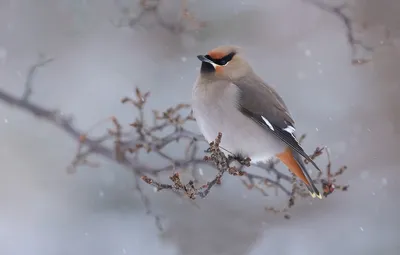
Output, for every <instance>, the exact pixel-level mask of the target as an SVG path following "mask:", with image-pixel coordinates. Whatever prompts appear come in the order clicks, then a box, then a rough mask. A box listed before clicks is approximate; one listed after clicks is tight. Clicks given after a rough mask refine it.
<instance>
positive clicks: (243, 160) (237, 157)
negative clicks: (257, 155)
mask: <svg viewBox="0 0 400 255" xmlns="http://www.w3.org/2000/svg"><path fill="white" fill-rule="evenodd" d="M228 158H229V159H230V160H236V161H237V162H239V163H240V164H241V165H244V166H250V161H251V159H250V158H249V157H244V156H243V155H241V154H233V155H229V157H228Z"/></svg>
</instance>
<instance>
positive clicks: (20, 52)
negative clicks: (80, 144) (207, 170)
mask: <svg viewBox="0 0 400 255" xmlns="http://www.w3.org/2000/svg"><path fill="white" fill-rule="evenodd" d="M316 1H318V0H316ZM317 3H319V4H321V3H322V4H331V5H332V6H341V4H342V3H343V1H322V0H321V2H317ZM347 3H348V4H349V8H346V9H343V10H342V9H340V10H339V9H332V8H331V9H329V8H328V9H326V8H325V9H324V8H321V6H320V5H318V4H317V5H316V4H312V3H310V2H307V1H301V0H280V1H273V0H219V1H212V0H201V1H200V0H191V1H187V8H188V10H189V12H190V14H191V15H193V16H194V17H195V19H194V20H190V19H187V18H184V17H183V15H182V10H183V8H185V7H184V5H183V2H182V1H181V0H160V1H157V0H153V1H150V0H149V1H148V2H147V3H146V4H148V5H149V6H150V7H147V8H153V10H154V11H147V12H146V13H144V14H143V15H141V16H138V15H139V14H140V13H141V11H142V9H143V6H142V5H140V3H139V1H135V0H124V1H122V0H115V1H111V0H56V1H55V0H0V92H1V93H0V95H1V96H0V161H1V167H0V254H4V255H30V254H32V255H36V254H38V255H39V254H40V255H54V254H57V255H69V254H74V255H83V254H96V255H111V254H165V255H168V254H171V255H172V254H182V255H200V254H201V255H204V254H211V255H213V254H215V255H217V254H218V255H219V254H221V255H222V254H229V255H241V254H249V255H261V254H307V255H314V254H322V253H323V254H374V255H375V254H378V253H380V254H385V255H391V254H393V255H394V254H398V251H399V250H400V242H399V241H400V220H399V217H398V216H399V209H400V200H399V199H398V196H397V192H400V188H399V187H398V186H397V185H398V183H399V181H400V173H399V163H400V152H399V149H400V145H399V144H400V100H399V96H400V72H399V66H400V15H398V13H400V2H399V1H397V0H379V1H378V0H355V1H351V2H350V1H349V2H347ZM324 6H325V5H324ZM337 10H339V11H338V12H336V13H335V11H337ZM341 14H343V15H345V17H350V20H351V24H352V26H351V28H352V30H351V31H349V27H346V23H345V22H343V21H345V20H343V16H341ZM138 17H139V18H140V19H139V18H138ZM349 32H350V33H351V34H352V35H353V34H354V36H355V37H356V38H357V40H360V41H361V42H362V44H363V45H364V46H365V47H358V46H357V47H356V49H354V52H353V50H352V46H351V44H349V36H348V33H349ZM221 44H236V45H239V46H241V47H243V49H244V51H245V54H246V55H247V57H248V58H249V60H250V62H251V63H252V64H253V66H254V69H255V70H256V71H257V72H258V73H259V74H260V75H261V76H262V77H263V78H264V79H265V80H266V81H267V82H269V83H270V84H272V85H273V86H275V87H276V89H277V90H278V91H279V93H281V95H282V96H283V98H284V99H285V101H286V102H287V105H288V107H289V109H291V112H292V114H293V116H294V118H295V119H296V122H297V129H298V132H299V133H307V134H308V137H307V139H306V141H305V144H304V146H305V149H306V150H307V151H310V152H311V151H312V150H313V149H314V148H315V147H316V146H319V145H327V146H329V148H330V149H331V154H332V161H333V168H334V169H336V168H338V167H340V166H341V165H343V164H345V165H347V166H348V169H349V170H348V171H347V172H346V173H345V174H344V175H342V176H341V177H340V178H339V181H340V182H341V183H343V184H350V189H349V191H348V192H335V193H334V194H332V195H331V196H329V198H328V199H324V200H322V201H311V200H310V199H307V200H302V201H301V202H300V203H298V204H297V205H296V206H295V207H294V208H292V209H291V214H292V218H291V220H286V219H284V218H283V215H274V214H271V213H269V212H266V211H265V210H264V207H265V206H266V205H268V204H270V203H275V202H276V201H275V200H276V199H278V198H275V197H274V196H271V197H263V196H260V194H258V193H257V192H252V191H248V190H246V189H245V188H244V187H243V186H242V185H240V181H239V180H237V178H236V179H235V178H234V177H231V176H227V177H226V182H225V183H224V185H223V186H221V187H218V188H216V189H215V190H213V191H212V192H211V194H210V195H209V196H208V197H207V198H206V199H203V200H198V201H196V202H197V204H198V205H199V208H197V207H194V206H193V205H192V204H190V203H189V202H188V201H186V200H182V199H179V198H177V196H175V195H172V194H169V193H168V192H161V193H157V194H155V193H154V192H153V189H152V188H151V187H149V186H146V185H143V186H142V187H143V189H144V192H145V193H146V194H148V195H149V197H150V199H151V201H152V207H153V210H154V211H155V212H156V213H158V214H161V215H163V222H164V228H165V229H164V232H160V231H159V230H158V229H157V227H156V226H155V224H154V218H153V217H152V216H151V215H146V212H145V208H144V207H143V204H142V203H141V201H140V197H139V196H138V195H137V194H136V193H135V190H134V183H135V180H134V178H133V176H132V173H129V172H128V171H126V170H125V169H123V168H121V167H120V166H118V165H117V164H115V163H113V162H108V161H105V160H103V161H102V160H101V159H99V160H100V162H101V167H100V168H95V169H91V168H86V167H82V168H79V169H78V172H77V173H76V174H74V175H69V174H67V173H66V171H65V169H66V167H67V166H68V165H69V163H70V162H71V160H72V159H73V157H74V153H75V150H76V146H77V141H75V140H73V139H71V138H70V137H69V136H67V135H66V133H65V132H64V131H63V130H61V129H59V128H57V127H55V126H54V125H52V124H51V123H47V122H46V121H43V120H40V119H37V118H35V116H33V115H31V114H29V113H26V112H24V111H21V110H20V109H19V108H17V107H11V106H10V105H9V104H7V103H5V102H4V96H3V95H4V93H7V94H8V95H13V96H15V97H17V98H18V97H20V95H21V94H22V93H23V90H24V83H25V80H26V78H27V75H28V71H29V68H30V67H31V66H32V65H33V64H35V63H37V61H38V56H39V54H44V55H46V56H47V57H50V58H53V59H54V60H53V61H52V62H50V63H48V64H47V65H46V66H45V67H43V68H41V69H40V71H38V72H37V73H36V74H35V77H34V78H35V79H34V82H33V88H34V89H33V94H32V96H31V102H33V103H35V104H37V105H40V106H42V107H46V108H48V109H59V110H60V111H62V113H64V114H71V115H73V116H74V119H75V124H76V126H77V127H79V129H80V130H87V129H88V128H89V127H91V126H92V125H93V124H94V123H96V122H97V121H99V120H101V119H104V118H106V117H108V116H111V115H114V116H116V117H118V118H119V119H120V120H121V122H123V123H130V122H132V121H133V119H134V117H135V114H136V113H135V112H134V111H133V110H132V108H131V107H128V106H125V105H122V104H121V103H120V99H121V98H122V97H125V96H131V95H132V93H133V91H134V88H135V87H136V86H138V87H140V88H141V89H142V90H144V91H147V90H150V91H151V93H152V94H151V97H150V102H149V108H154V109H160V110H163V109H165V108H166V107H169V106H172V105H175V104H177V103H180V102H184V103H189V102H190V97H191V89H192V85H193V82H194V80H195V78H196V76H197V74H198V70H199V65H200V63H199V61H198V60H197V59H196V57H195V56H196V55H198V54H201V53H204V52H206V51H208V50H209V49H211V48H214V47H216V46H218V45H221ZM366 49H368V50H366ZM354 59H363V60H364V59H366V60H368V61H366V62H367V63H365V64H362V65H354V64H352V60H354ZM107 127H109V126H106V125H105V126H100V127H98V128H97V129H96V132H99V133H101V132H103V131H104V130H105V128H107ZM191 128H192V130H193V131H196V132H197V131H198V130H197V127H196V126H195V125H192V126H191ZM174 150H176V151H173V152H171V153H173V154H174V153H176V154H177V155H178V154H179V153H181V152H180V151H179V150H178V149H177V148H175V149H174ZM318 163H319V164H324V163H326V160H325V159H321V160H319V161H318ZM311 202H312V203H311Z"/></svg>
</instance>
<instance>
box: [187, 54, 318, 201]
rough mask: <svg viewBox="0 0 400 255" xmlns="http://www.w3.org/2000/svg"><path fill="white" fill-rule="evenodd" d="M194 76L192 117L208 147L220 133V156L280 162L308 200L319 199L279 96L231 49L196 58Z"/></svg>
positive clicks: (253, 160) (290, 119)
mask: <svg viewBox="0 0 400 255" xmlns="http://www.w3.org/2000/svg"><path fill="white" fill-rule="evenodd" d="M197 58H198V59H199V60H200V61H201V62H202V64H201V69H200V75H199V77H198V78H197V80H196V83H195V84H194V87H193V91H192V107H193V114H194V116H195V118H196V121H197V124H198V126H199V129H200V131H201V132H202V134H203V135H204V137H205V138H206V140H207V141H208V142H211V141H213V140H214V139H215V138H216V137H217V135H218V132H221V133H222V142H221V144H220V145H221V148H222V149H223V150H226V152H225V153H229V154H233V155H235V156H241V157H250V159H251V161H252V162H255V163H258V162H266V161H268V160H270V159H271V158H273V157H277V158H279V159H280V161H282V162H283V163H284V164H285V165H286V166H287V167H288V168H289V169H290V171H291V172H293V173H294V174H295V175H296V176H297V177H298V178H300V179H301V180H302V181H303V182H304V184H305V185H306V186H307V188H308V190H309V191H310V194H311V196H312V197H318V198H322V196H321V194H320V193H319V191H318V189H317V188H316V187H315V185H314V183H313V182H312V179H311V177H310V175H309V174H308V172H307V169H306V167H305V165H304V163H303V159H302V157H304V158H305V159H307V160H308V161H309V162H311V163H312V164H313V165H314V166H315V167H316V169H317V170H318V171H321V170H320V169H319V168H318V166H317V165H316V164H315V163H314V161H313V160H312V159H311V158H310V157H309V156H308V155H307V154H306V153H305V152H304V150H303V149H302V147H301V146H300V145H299V143H298V141H297V139H296V136H295V128H294V121H293V119H292V117H291V115H290V113H289V111H288V109H287V107H286V105H285V103H284V101H283V100H282V98H281V97H280V96H279V94H278V93H277V92H276V91H275V90H274V89H273V88H272V87H270V86H269V85H268V84H266V83H265V82H264V81H263V80H262V79H261V78H260V77H259V76H258V75H257V74H256V73H254V72H253V70H252V68H251V66H250V64H249V63H248V62H247V61H246V60H245V59H244V58H243V56H241V52H240V48H239V47H236V46H220V47H217V48H215V49H213V50H211V51H210V52H208V54H207V55H199V56H197Z"/></svg>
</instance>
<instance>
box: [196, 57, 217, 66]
mask: <svg viewBox="0 0 400 255" xmlns="http://www.w3.org/2000/svg"><path fill="white" fill-rule="evenodd" d="M197 58H198V59H199V60H200V61H201V62H206V63H210V64H212V65H214V63H213V62H212V61H211V60H209V59H208V58H206V57H205V56H204V55H198V56H197Z"/></svg>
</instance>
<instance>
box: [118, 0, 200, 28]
mask: <svg viewBox="0 0 400 255" xmlns="http://www.w3.org/2000/svg"><path fill="white" fill-rule="evenodd" d="M162 1H168V0H140V1H139V9H140V10H139V12H138V13H137V14H135V15H132V14H131V10H130V8H129V7H123V8H122V13H123V15H124V16H125V17H126V18H127V19H128V21H127V24H122V23H123V22H121V21H120V22H118V23H115V22H113V24H114V25H115V26H116V27H124V26H129V27H134V26H135V25H137V24H139V23H140V21H141V20H142V19H143V17H144V16H145V15H148V14H150V15H154V17H156V19H157V22H158V24H159V25H160V26H162V27H163V28H165V29H167V30H169V31H171V32H173V33H184V32H188V31H192V30H196V29H199V28H202V27H204V26H205V23H204V22H200V21H198V20H197V19H196V18H195V16H194V15H193V14H192V13H191V12H190V11H189V9H188V2H187V0H180V5H179V13H178V16H179V20H178V22H176V23H175V24H170V23H168V22H166V21H165V20H164V19H163V18H162V17H161V16H160V5H161V3H162ZM168 4H171V3H168ZM188 24H190V25H192V28H191V29H189V28H188Z"/></svg>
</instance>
